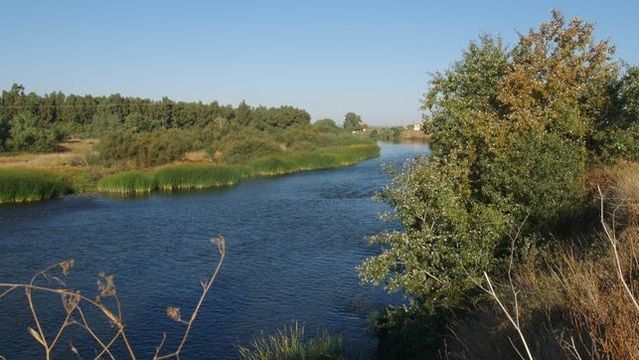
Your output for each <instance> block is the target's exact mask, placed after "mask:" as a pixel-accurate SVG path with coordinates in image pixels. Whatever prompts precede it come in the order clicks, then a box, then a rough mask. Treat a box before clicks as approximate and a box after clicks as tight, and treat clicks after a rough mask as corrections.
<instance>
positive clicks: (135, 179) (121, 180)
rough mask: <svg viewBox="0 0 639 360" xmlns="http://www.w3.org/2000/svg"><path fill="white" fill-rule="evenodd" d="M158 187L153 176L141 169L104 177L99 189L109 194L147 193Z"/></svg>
mask: <svg viewBox="0 0 639 360" xmlns="http://www.w3.org/2000/svg"><path fill="white" fill-rule="evenodd" d="M156 188H157V186H156V184H155V180H154V179H153V177H151V176H149V175H147V174H145V173H143V172H140V171H125V172H122V173H118V174H114V175H111V176H107V177H104V178H102V179H101V180H100V181H99V182H98V191H100V192H103V193H107V194H122V195H136V194H145V193H149V192H151V191H153V190H155V189H156Z"/></svg>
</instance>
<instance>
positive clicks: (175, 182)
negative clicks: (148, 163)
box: [0, 141, 379, 203]
mask: <svg viewBox="0 0 639 360" xmlns="http://www.w3.org/2000/svg"><path fill="white" fill-rule="evenodd" d="M76 143H77V142H76ZM77 148H78V146H76V148H74V149H72V150H71V151H70V153H69V154H67V155H66V156H63V155H58V156H55V159H56V160H55V161H54V160H51V161H50V162H49V163H48V166H46V164H47V162H46V160H43V158H46V159H53V158H52V155H50V154H42V155H23V156H19V155H13V156H11V157H9V156H7V157H4V158H3V159H2V161H0V203H23V202H34V201H42V200H48V199H53V198H58V197H60V196H63V195H66V194H70V193H103V194H110V195H119V196H130V195H139V194H145V193H150V192H152V191H157V190H163V191H173V190H182V189H203V188H211V187H221V186H232V185H235V184H237V183H239V182H240V181H242V180H244V179H247V178H253V177H262V176H275V175H284V174H290V173H294V172H300V171H310V170H319V169H328V168H337V167H343V166H349V165H353V164H356V163H358V162H360V161H363V160H366V159H370V158H373V157H376V156H378V155H379V146H377V144H376V143H374V142H372V141H362V142H359V143H356V144H350V145H338V146H332V147H326V148H320V149H316V150H310V151H304V152H289V153H283V154H279V155H270V156H262V157H258V158H256V159H254V160H251V161H248V162H246V163H240V164H222V163H211V162H206V161H204V160H202V161H198V162H193V161H188V162H187V161H180V162H176V163H173V164H169V165H164V166H160V167H155V168H150V169H132V170H131V169H123V170H115V171H114V170H113V169H109V168H105V167H100V166H90V165H88V164H87V163H86V161H84V162H83V161H82V160H81V159H83V158H84V157H81V156H80V155H81V154H79V153H74V151H76V149H77ZM83 149H84V150H85V151H92V150H91V149H90V148H88V147H83ZM103 174H106V175H103Z"/></svg>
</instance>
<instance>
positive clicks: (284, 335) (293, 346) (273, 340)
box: [238, 322, 346, 360]
mask: <svg viewBox="0 0 639 360" xmlns="http://www.w3.org/2000/svg"><path fill="white" fill-rule="evenodd" d="M238 351H239V355H240V359H242V360H306V359H308V360H320V359H322V360H330V359H345V358H346V357H345V355H344V344H343V341H342V338H341V337H335V336H331V335H329V334H327V333H325V332H320V333H319V334H318V336H317V337H316V338H313V339H310V340H306V339H305V336H304V326H303V325H299V324H298V323H297V322H293V323H292V324H291V325H290V326H289V327H288V328H286V327H284V328H282V329H279V330H278V331H277V333H276V334H275V335H268V336H262V337H260V338H257V339H255V340H253V342H252V343H251V345H250V347H248V348H246V347H242V346H240V347H238Z"/></svg>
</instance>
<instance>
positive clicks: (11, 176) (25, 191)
mask: <svg viewBox="0 0 639 360" xmlns="http://www.w3.org/2000/svg"><path fill="white" fill-rule="evenodd" d="M69 191H70V188H69V186H68V185H67V184H66V182H65V181H64V180H63V179H62V177H61V176H59V175H57V174H53V173H50V172H47V171H43V170H34V169H0V203H13V202H31V201H41V200H47V199H53V198H56V197H59V196H62V195H64V194H67V193H68V192H69Z"/></svg>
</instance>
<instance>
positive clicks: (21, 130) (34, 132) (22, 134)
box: [6, 112, 58, 152]
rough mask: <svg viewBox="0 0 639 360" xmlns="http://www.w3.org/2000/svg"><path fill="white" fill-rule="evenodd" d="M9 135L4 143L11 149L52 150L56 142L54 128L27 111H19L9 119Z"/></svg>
mask: <svg viewBox="0 0 639 360" xmlns="http://www.w3.org/2000/svg"><path fill="white" fill-rule="evenodd" d="M9 137H10V138H9V140H8V141H7V142H6V143H7V145H8V147H9V148H10V149H11V150H13V151H31V152H47V151H54V150H56V148H57V144H58V137H57V134H56V131H55V129H54V128H53V127H52V126H51V125H49V124H45V123H43V122H42V120H40V119H39V118H38V117H37V116H35V115H33V114H31V113H29V112H22V113H19V114H18V115H16V116H15V117H14V118H13V120H11V123H10V129H9Z"/></svg>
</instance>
